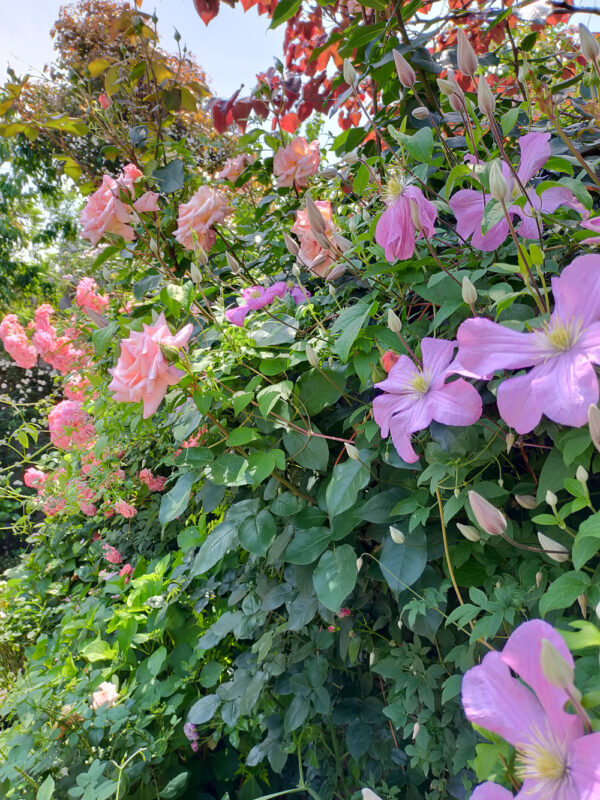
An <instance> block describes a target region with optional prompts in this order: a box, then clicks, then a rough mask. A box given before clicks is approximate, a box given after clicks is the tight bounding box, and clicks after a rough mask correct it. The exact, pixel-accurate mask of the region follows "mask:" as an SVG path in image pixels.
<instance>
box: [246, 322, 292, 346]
mask: <svg viewBox="0 0 600 800" xmlns="http://www.w3.org/2000/svg"><path fill="white" fill-rule="evenodd" d="M284 319H285V323H284V322H279V321H278V320H276V319H269V320H267V321H266V322H263V323H262V324H261V325H258V326H255V327H253V328H252V331H251V332H250V333H248V338H249V339H252V340H253V341H254V342H255V344H256V346H257V347H274V346H275V345H278V344H291V343H292V342H293V341H294V339H295V338H296V334H297V333H298V323H297V322H296V320H295V319H294V318H293V317H288V316H286V317H284ZM286 323H287V324H286Z"/></svg>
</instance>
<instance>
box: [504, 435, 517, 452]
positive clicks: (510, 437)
mask: <svg viewBox="0 0 600 800" xmlns="http://www.w3.org/2000/svg"><path fill="white" fill-rule="evenodd" d="M505 441H506V452H507V453H510V451H511V450H512V446H513V444H514V443H515V435H514V433H512V431H509V432H508V433H507V434H506V440H505Z"/></svg>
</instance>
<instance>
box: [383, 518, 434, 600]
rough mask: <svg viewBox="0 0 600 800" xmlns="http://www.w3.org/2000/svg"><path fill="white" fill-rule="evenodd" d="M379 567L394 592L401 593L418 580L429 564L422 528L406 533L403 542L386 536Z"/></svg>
mask: <svg viewBox="0 0 600 800" xmlns="http://www.w3.org/2000/svg"><path fill="white" fill-rule="evenodd" d="M379 562H380V563H379V568H380V569H381V573H382V575H383V577H384V578H385V580H386V582H387V584H388V586H389V587H390V589H391V590H392V591H393V592H396V593H398V594H399V593H400V592H403V591H404V590H405V589H407V588H408V587H409V586H412V585H413V583H415V581H417V580H418V579H419V578H420V577H421V575H422V574H423V571H424V569H425V566H426V565H427V539H426V536H425V532H424V530H423V529H422V528H420V527H419V528H415V530H414V531H413V532H412V533H410V534H407V535H406V538H405V541H404V542H403V544H396V542H394V540H393V539H392V537H391V536H386V537H385V539H384V542H383V547H382V548H381V551H380V554H379Z"/></svg>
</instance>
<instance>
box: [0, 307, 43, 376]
mask: <svg viewBox="0 0 600 800" xmlns="http://www.w3.org/2000/svg"><path fill="white" fill-rule="evenodd" d="M0 339H2V344H3V345H4V349H5V350H6V352H7V353H8V355H9V356H10V357H11V358H12V359H13V361H14V362H15V363H16V364H17V366H19V367H21V368H22V369H31V368H32V367H35V365H36V364H37V351H36V349H35V347H34V346H33V345H32V344H31V343H30V341H29V339H28V338H27V333H26V332H25V329H24V328H23V326H22V325H21V323H20V322H19V320H18V318H17V316H16V315H15V314H7V315H6V316H5V317H4V319H3V320H2V322H0Z"/></svg>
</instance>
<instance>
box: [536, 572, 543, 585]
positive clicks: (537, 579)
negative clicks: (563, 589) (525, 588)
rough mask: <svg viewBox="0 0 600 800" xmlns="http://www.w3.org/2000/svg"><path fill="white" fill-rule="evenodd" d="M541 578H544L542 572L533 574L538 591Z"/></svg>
mask: <svg viewBox="0 0 600 800" xmlns="http://www.w3.org/2000/svg"><path fill="white" fill-rule="evenodd" d="M543 578H544V575H543V573H542V572H536V573H535V585H536V587H537V588H538V589H539V588H540V586H541V585H542V580H543Z"/></svg>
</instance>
